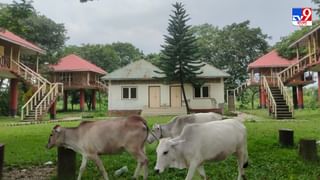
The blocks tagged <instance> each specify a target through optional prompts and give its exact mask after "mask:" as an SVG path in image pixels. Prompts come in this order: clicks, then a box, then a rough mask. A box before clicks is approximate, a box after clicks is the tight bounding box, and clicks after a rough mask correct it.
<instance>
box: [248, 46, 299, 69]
mask: <svg viewBox="0 0 320 180" xmlns="http://www.w3.org/2000/svg"><path fill="white" fill-rule="evenodd" d="M296 62H297V60H296V59H293V60H288V59H285V58H283V57H281V56H280V55H279V54H278V52H277V51H276V50H272V51H270V52H269V53H267V54H265V55H263V56H261V57H260V58H258V59H257V60H255V61H254V62H252V63H250V64H249V65H248V70H250V69H254V68H270V67H288V66H290V65H291V64H294V63H296Z"/></svg>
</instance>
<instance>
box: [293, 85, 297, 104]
mask: <svg viewBox="0 0 320 180" xmlns="http://www.w3.org/2000/svg"><path fill="white" fill-rule="evenodd" d="M292 102H293V106H294V108H295V109H297V108H298V98H297V87H296V86H292Z"/></svg>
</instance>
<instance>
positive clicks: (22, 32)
mask: <svg viewBox="0 0 320 180" xmlns="http://www.w3.org/2000/svg"><path fill="white" fill-rule="evenodd" d="M0 27H4V28H6V29H8V30H9V31H11V32H13V33H15V34H17V35H19V36H21V37H23V38H25V39H26V40H28V41H31V42H33V43H35V44H37V45H38V46H40V47H41V48H43V49H44V50H46V51H47V55H46V56H45V57H42V58H43V59H46V60H45V61H48V62H55V61H56V60H57V58H56V57H55V53H56V52H57V51H58V50H59V49H60V48H62V47H63V45H64V44H65V41H66V40H67V39H68V38H67V36H66V32H67V31H66V29H65V27H64V25H63V24H58V23H55V22H54V21H52V20H51V19H49V18H47V17H45V16H43V15H39V14H38V13H37V12H36V10H35V9H34V8H33V6H32V1H26V0H21V2H16V1H13V4H9V5H6V6H3V7H2V8H1V11H0ZM28 58H29V57H26V58H24V59H28ZM45 61H40V62H45Z"/></svg>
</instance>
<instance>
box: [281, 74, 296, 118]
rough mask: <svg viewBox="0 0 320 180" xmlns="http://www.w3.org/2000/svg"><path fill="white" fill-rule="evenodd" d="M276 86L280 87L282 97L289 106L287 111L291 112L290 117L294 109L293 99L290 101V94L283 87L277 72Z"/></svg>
mask: <svg viewBox="0 0 320 180" xmlns="http://www.w3.org/2000/svg"><path fill="white" fill-rule="evenodd" d="M277 87H278V88H279V89H280V92H281V94H282V95H283V97H284V99H285V101H286V104H287V105H288V107H289V112H291V114H292V117H293V110H294V106H293V101H292V98H291V96H290V95H289V93H288V92H287V89H286V88H285V86H284V84H283V82H282V80H281V77H280V76H279V74H278V75H277Z"/></svg>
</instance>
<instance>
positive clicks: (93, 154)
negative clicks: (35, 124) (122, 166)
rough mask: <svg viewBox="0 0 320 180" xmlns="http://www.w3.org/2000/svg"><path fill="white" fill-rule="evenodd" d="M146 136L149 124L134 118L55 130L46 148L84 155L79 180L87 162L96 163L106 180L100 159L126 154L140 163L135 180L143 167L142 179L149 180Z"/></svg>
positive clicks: (134, 116)
mask: <svg viewBox="0 0 320 180" xmlns="http://www.w3.org/2000/svg"><path fill="white" fill-rule="evenodd" d="M147 136H148V127H147V124H146V121H145V120H144V119H143V118H142V117H140V116H136V115H132V116H129V117H127V118H116V119H113V120H107V121H91V122H82V123H81V124H80V125H79V126H78V127H75V128H64V127H61V126H59V125H57V126H55V127H54V128H53V129H52V133H51V135H50V137H49V141H48V145H47V148H52V147H54V146H58V147H61V146H62V147H66V148H70V149H73V150H74V151H76V152H78V153H80V154H81V155H82V163H81V167H80V171H79V175H78V180H80V179H81V176H82V173H83V171H84V170H85V168H86V164H87V160H88V159H91V160H93V161H94V162H95V163H96V165H97V166H98V168H99V170H100V171H101V173H102V175H103V177H104V179H106V180H107V179H108V174H107V172H106V170H105V169H104V166H103V164H102V161H101V160H100V158H99V155H102V154H115V153H119V152H122V151H123V150H127V151H128V152H129V153H130V154H131V155H133V156H134V158H135V159H136V160H137V161H138V165H137V168H136V170H135V173H134V177H135V178H137V177H138V175H139V173H140V169H141V166H142V167H143V170H144V175H143V179H147V176H148V171H147V170H148V159H147V156H146V154H145V152H144V143H145V141H146V138H147Z"/></svg>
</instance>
